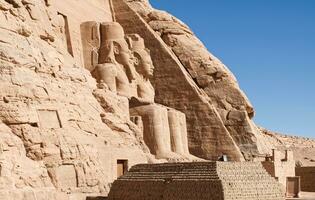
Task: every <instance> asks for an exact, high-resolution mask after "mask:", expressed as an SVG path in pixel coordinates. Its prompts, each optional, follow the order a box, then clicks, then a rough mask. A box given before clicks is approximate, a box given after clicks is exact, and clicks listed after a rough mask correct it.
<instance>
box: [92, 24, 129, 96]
mask: <svg viewBox="0 0 315 200" xmlns="http://www.w3.org/2000/svg"><path fill="white" fill-rule="evenodd" d="M100 33H101V34H100V40H101V45H100V48H99V58H98V64H97V65H96V66H95V69H94V71H93V72H92V74H93V76H94V77H95V78H96V79H97V80H98V82H104V83H105V84H106V85H107V86H108V87H109V89H110V90H111V91H113V92H115V93H117V94H118V95H120V96H124V97H128V98H129V97H131V92H132V91H131V89H132V88H131V87H130V86H131V83H132V82H133V80H134V79H135V78H134V76H135V75H134V73H135V72H134V71H133V69H134V67H133V66H132V65H133V63H132V58H131V52H130V50H129V47H128V44H127V42H126V40H125V33H124V30H123V28H122V27H121V26H120V25H119V24H118V23H116V22H106V23H102V24H101V25H100Z"/></svg>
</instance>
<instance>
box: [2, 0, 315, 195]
mask: <svg viewBox="0 0 315 200" xmlns="http://www.w3.org/2000/svg"><path fill="white" fill-rule="evenodd" d="M104 2H105V3H104ZM112 6H113V7H112V8H110V3H109V1H107V0H106V1H103V0H91V1H80V3H78V1H77V0H67V1H60V0H45V1H44V0H0V122H1V123H0V159H1V160H0V199H6V200H7V199H16V200H20V199H21V200H22V199H36V198H37V199H49V200H50V199H51V200H54V199H69V198H72V199H74V198H76V199H85V197H86V196H89V195H93V194H95V195H107V193H108V192H109V189H110V185H111V183H112V182H113V180H115V179H116V178H117V168H116V165H117V162H118V161H119V160H120V161H121V160H123V161H126V160H127V161H128V165H129V167H130V166H133V165H135V164H138V163H146V162H151V161H152V162H157V160H155V159H154V158H152V155H150V153H149V150H148V148H147V146H146V145H145V144H144V141H143V139H142V138H141V130H140V129H139V127H137V126H136V125H135V124H134V123H132V122H131V121H130V120H129V119H128V117H126V116H128V115H126V112H128V111H126V110H122V109H121V106H120V103H121V102H120V99H119V98H118V97H117V95H116V94H114V93H112V92H111V91H109V90H108V89H106V88H105V89H104V88H103V89H102V88H97V83H96V81H95V79H94V78H93V77H92V76H91V73H90V72H89V71H88V70H87V69H85V68H84V67H83V66H84V63H83V61H82V60H83V58H82V57H83V56H82V54H83V52H82V51H83V50H82V44H81V42H82V41H81V39H82V38H81V33H80V25H81V24H82V23H83V22H87V21H97V22H103V21H107V22H110V21H112V20H113V18H114V19H116V20H117V21H118V22H119V23H121V24H122V26H123V27H124V29H125V31H126V32H127V33H138V34H139V35H141V36H142V37H143V38H144V39H145V43H146V46H147V47H148V48H149V49H150V50H151V56H152V59H153V62H154V65H155V73H154V77H153V79H152V83H153V85H154V88H155V90H156V99H155V100H156V102H158V103H160V104H163V105H166V106H169V107H171V108H175V109H178V110H180V111H182V112H184V113H185V114H186V117H187V126H188V127H187V128H188V133H189V135H188V138H189V147H190V151H191V153H193V154H194V155H196V156H199V157H202V158H206V159H213V160H216V159H217V158H218V156H221V155H223V154H227V155H228V156H229V158H230V159H231V160H236V161H241V160H244V159H247V160H250V159H253V157H255V156H257V155H260V154H265V153H269V152H270V150H271V149H272V148H274V147H278V146H280V147H283V146H285V144H284V143H283V142H282V141H283V140H284V138H281V139H279V137H281V136H279V137H278V136H272V137H271V136H270V134H269V135H268V134H266V133H265V131H261V130H259V129H258V128H257V127H256V125H255V124H254V123H253V121H252V120H251V119H252V118H253V116H254V109H253V107H252V106H251V104H250V102H249V100H248V99H247V97H246V96H245V94H244V93H243V92H242V91H241V89H240V88H239V86H238V84H237V81H236V79H235V77H234V76H233V74H232V73H231V72H230V71H229V70H228V68H227V67H226V66H224V64H222V63H221V62H220V61H219V60H218V59H217V58H215V57H214V56H213V55H212V54H210V53H209V52H208V51H207V50H206V48H205V47H204V45H203V44H202V43H201V42H200V41H199V40H198V39H197V38H196V37H195V36H194V34H193V33H192V31H191V30H190V29H189V28H188V27H187V26H186V25H185V24H184V23H182V22H180V21H179V20H178V19H176V18H175V17H173V16H171V15H170V14H167V13H165V12H162V11H157V10H155V9H153V8H152V7H151V6H150V5H149V3H148V2H147V1H145V0H142V1H139V0H138V1H136V0H126V1H124V0H114V1H113V5H112ZM113 10H114V11H115V14H114V13H112V12H113ZM112 15H113V16H112ZM112 17H113V18H112ZM291 143H292V146H293V143H294V142H291ZM301 151H302V150H301ZM303 151H304V150H303ZM301 155H302V154H301ZM301 159H302V158H301ZM312 159H313V158H308V160H309V161H310V162H309V163H312V161H311V160H312ZM304 160H305V159H304ZM67 194H68V195H67Z"/></svg>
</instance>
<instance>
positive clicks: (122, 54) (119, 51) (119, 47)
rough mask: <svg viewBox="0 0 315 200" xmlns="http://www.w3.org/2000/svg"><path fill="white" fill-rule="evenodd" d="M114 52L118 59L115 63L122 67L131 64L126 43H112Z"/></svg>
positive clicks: (129, 52)
mask: <svg viewBox="0 0 315 200" xmlns="http://www.w3.org/2000/svg"><path fill="white" fill-rule="evenodd" d="M114 52H115V54H116V55H117V57H118V58H119V59H118V60H117V61H118V62H119V63H120V64H122V65H130V64H132V56H131V51H130V50H129V48H128V44H127V42H126V41H124V40H122V41H119V42H114Z"/></svg>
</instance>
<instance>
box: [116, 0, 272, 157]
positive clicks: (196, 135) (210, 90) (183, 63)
mask: <svg viewBox="0 0 315 200" xmlns="http://www.w3.org/2000/svg"><path fill="white" fill-rule="evenodd" d="M115 2H121V0H118V1H114V5H115ZM125 2H126V3H127V4H128V5H129V7H130V8H131V9H132V10H133V11H134V12H136V13H137V14H138V15H139V16H141V20H142V23H143V24H142V25H141V27H142V29H140V28H133V27H134V26H136V25H137V24H138V23H139V20H138V21H137V20H134V21H133V20H132V19H129V24H127V23H124V22H126V21H127V20H126V19H125V18H127V17H125V18H124V20H122V18H123V16H122V14H121V13H122V11H121V10H125V9H119V8H117V10H116V13H115V14H116V18H117V20H118V21H119V22H121V23H123V24H125V27H126V29H127V30H132V31H138V32H137V33H138V34H140V35H141V34H142V36H143V35H144V34H145V33H144V32H143V29H145V28H144V27H146V29H147V31H148V30H150V31H151V32H152V31H153V32H154V34H153V33H152V35H154V36H152V37H151V38H146V39H147V43H148V44H147V46H148V47H149V48H150V50H151V51H152V57H153V61H154V63H155V65H156V68H157V69H156V73H155V76H154V80H153V82H154V84H155V88H156V90H157V95H156V96H157V97H156V101H157V102H159V103H162V104H165V105H168V106H175V107H176V108H177V109H179V110H181V111H183V112H185V113H186V115H187V121H188V126H189V128H188V131H189V139H190V149H191V152H192V153H194V154H195V155H197V156H201V157H204V158H212V157H215V156H217V154H215V153H214V152H215V151H213V148H220V147H218V146H224V145H225V143H226V145H227V146H228V145H229V144H228V143H229V142H227V140H221V138H220V137H219V136H218V135H219V134H223V135H229V136H231V137H232V138H233V140H234V142H235V143H236V144H237V146H238V148H239V149H240V151H241V152H242V154H243V155H244V156H245V158H246V159H251V156H252V155H258V154H262V153H268V152H270V147H269V145H268V144H267V143H266V142H265V140H264V139H263V137H262V135H261V133H260V131H259V130H258V128H257V127H256V125H255V124H254V123H253V121H252V120H251V118H252V117H253V116H254V109H253V107H252V105H251V104H250V102H249V100H248V99H247V97H246V96H245V94H244V93H243V91H242V90H241V89H240V88H239V86H238V83H237V81H236V78H235V77H234V75H233V74H232V73H231V72H230V71H229V70H228V68H227V67H226V66H225V65H224V64H222V63H221V62H220V61H219V60H218V59H217V58H216V57H214V56H213V55H212V54H211V53H209V52H208V50H207V49H206V48H205V46H204V45H203V44H202V42H201V41H200V40H199V39H198V38H197V37H196V36H195V35H194V34H193V32H192V31H191V30H190V29H189V27H187V25H185V24H184V23H183V22H181V21H180V20H178V19H176V18H175V17H173V16H172V15H170V14H168V13H166V12H163V11H158V10H155V9H154V8H152V7H151V5H150V4H149V3H148V1H146V0H142V1H135V0H129V1H125ZM116 4H117V3H116ZM138 26H140V25H138ZM152 38H154V40H156V41H157V43H160V44H159V45H161V46H163V48H166V49H167V51H168V54H169V55H168V57H172V58H173V59H174V60H177V62H176V63H174V64H173V66H174V67H177V68H182V69H181V70H182V71H184V70H185V71H187V73H185V76H186V77H185V79H186V80H185V79H180V78H178V76H173V75H174V72H171V69H173V68H171V67H170V63H169V62H167V61H165V56H164V57H162V56H161V55H159V54H160V49H156V47H157V46H156V45H155V46H153V45H151V47H150V43H152ZM176 65H177V66H176ZM159 68H160V69H159ZM170 68H171V69H170ZM161 82H163V83H161ZM183 82H188V84H190V85H194V88H192V90H194V92H195V94H194V95H189V94H188V93H189V92H188V91H189V90H190V89H189V88H191V87H187V86H184V85H185V84H187V83H183ZM192 82H193V83H192ZM167 87H168V88H167ZM201 96H202V97H201ZM185 98H186V99H188V101H190V103H189V106H190V105H192V106H194V111H195V112H190V111H189V110H190V109H189V108H188V107H189V106H187V105H186V102H185V100H183V99H185ZM200 98H202V99H203V101H204V102H203V103H200V102H198V103H197V105H196V104H194V103H191V102H194V100H195V99H200ZM193 104H194V105H193ZM207 104H209V105H210V107H211V109H209V108H205V107H209V106H208V105H207ZM198 110H199V111H200V112H202V114H199V115H198V114H196V112H198ZM214 113H215V114H214ZM218 132H219V133H218ZM210 144H211V145H210ZM198 146H199V147H201V148H198ZM214 146H216V147H214ZM217 152H219V154H220V153H225V154H227V152H224V151H221V149H218V151H217Z"/></svg>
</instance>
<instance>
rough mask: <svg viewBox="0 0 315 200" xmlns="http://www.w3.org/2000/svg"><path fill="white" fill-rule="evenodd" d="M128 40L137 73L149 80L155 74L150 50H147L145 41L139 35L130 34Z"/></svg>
mask: <svg viewBox="0 0 315 200" xmlns="http://www.w3.org/2000/svg"><path fill="white" fill-rule="evenodd" d="M127 38H128V41H129V44H130V47H131V50H132V53H133V57H134V66H135V67H136V70H137V72H138V73H139V74H141V75H143V76H144V77H145V78H149V77H150V76H152V75H153V72H154V66H153V62H152V59H151V56H150V50H149V49H147V48H145V45H144V40H143V38H141V37H140V36H139V35H138V34H130V35H128V36H127Z"/></svg>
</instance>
